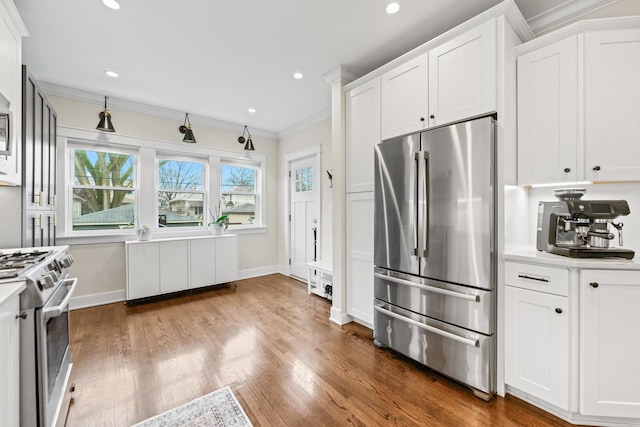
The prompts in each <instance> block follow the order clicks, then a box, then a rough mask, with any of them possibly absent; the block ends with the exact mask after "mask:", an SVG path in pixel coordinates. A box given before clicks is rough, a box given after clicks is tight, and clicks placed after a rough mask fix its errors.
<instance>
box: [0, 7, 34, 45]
mask: <svg viewBox="0 0 640 427" xmlns="http://www.w3.org/2000/svg"><path fill="white" fill-rule="evenodd" d="M0 2H1V3H2V5H3V6H4V8H5V9H6V11H7V13H8V14H9V17H10V18H11V21H12V23H13V25H14V26H15V29H16V30H17V31H18V34H19V35H20V36H21V37H29V35H30V34H29V30H28V29H27V26H26V25H24V21H23V20H22V17H21V16H20V13H19V12H18V9H17V8H16V5H15V4H14V3H13V0H0Z"/></svg>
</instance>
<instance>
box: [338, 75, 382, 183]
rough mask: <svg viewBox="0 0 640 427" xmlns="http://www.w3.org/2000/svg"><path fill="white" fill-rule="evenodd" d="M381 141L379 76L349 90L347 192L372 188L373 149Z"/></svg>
mask: <svg viewBox="0 0 640 427" xmlns="http://www.w3.org/2000/svg"><path fill="white" fill-rule="evenodd" d="M378 142H380V78H379V77H376V78H375V79H373V80H371V81H368V82H366V83H364V84H363V85H361V86H358V87H356V88H353V89H351V90H350V91H349V93H348V94H347V159H346V161H347V165H349V167H348V168H347V177H346V178H347V193H357V192H362V191H373V151H374V148H375V145H376V144H377V143H378Z"/></svg>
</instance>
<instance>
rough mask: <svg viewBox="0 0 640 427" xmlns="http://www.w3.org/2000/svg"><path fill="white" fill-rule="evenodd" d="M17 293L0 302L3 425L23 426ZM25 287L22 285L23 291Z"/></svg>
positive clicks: (1, 414)
mask: <svg viewBox="0 0 640 427" xmlns="http://www.w3.org/2000/svg"><path fill="white" fill-rule="evenodd" d="M3 286H4V287H9V286H13V287H14V289H15V290H16V291H15V292H13V295H12V296H10V297H9V298H8V299H7V300H5V301H4V302H2V301H0V346H2V351H0V417H1V419H2V421H0V424H2V425H3V426H7V427H18V426H19V425H20V400H19V397H20V377H19V375H20V321H21V319H20V317H18V316H19V314H20V292H19V291H18V290H17V289H18V288H17V286H15V285H13V284H5V285H3ZM22 288H24V284H21V285H20V289H22Z"/></svg>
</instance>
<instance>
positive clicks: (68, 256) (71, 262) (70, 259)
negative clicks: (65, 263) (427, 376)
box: [67, 255, 75, 267]
mask: <svg viewBox="0 0 640 427" xmlns="http://www.w3.org/2000/svg"><path fill="white" fill-rule="evenodd" d="M67 259H68V260H69V267H71V264H73V263H74V262H75V260H74V259H73V255H67Z"/></svg>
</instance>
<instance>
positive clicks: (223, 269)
mask: <svg viewBox="0 0 640 427" xmlns="http://www.w3.org/2000/svg"><path fill="white" fill-rule="evenodd" d="M234 280H238V237H237V236H225V237H219V238H217V239H216V283H228V282H233V281H234Z"/></svg>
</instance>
